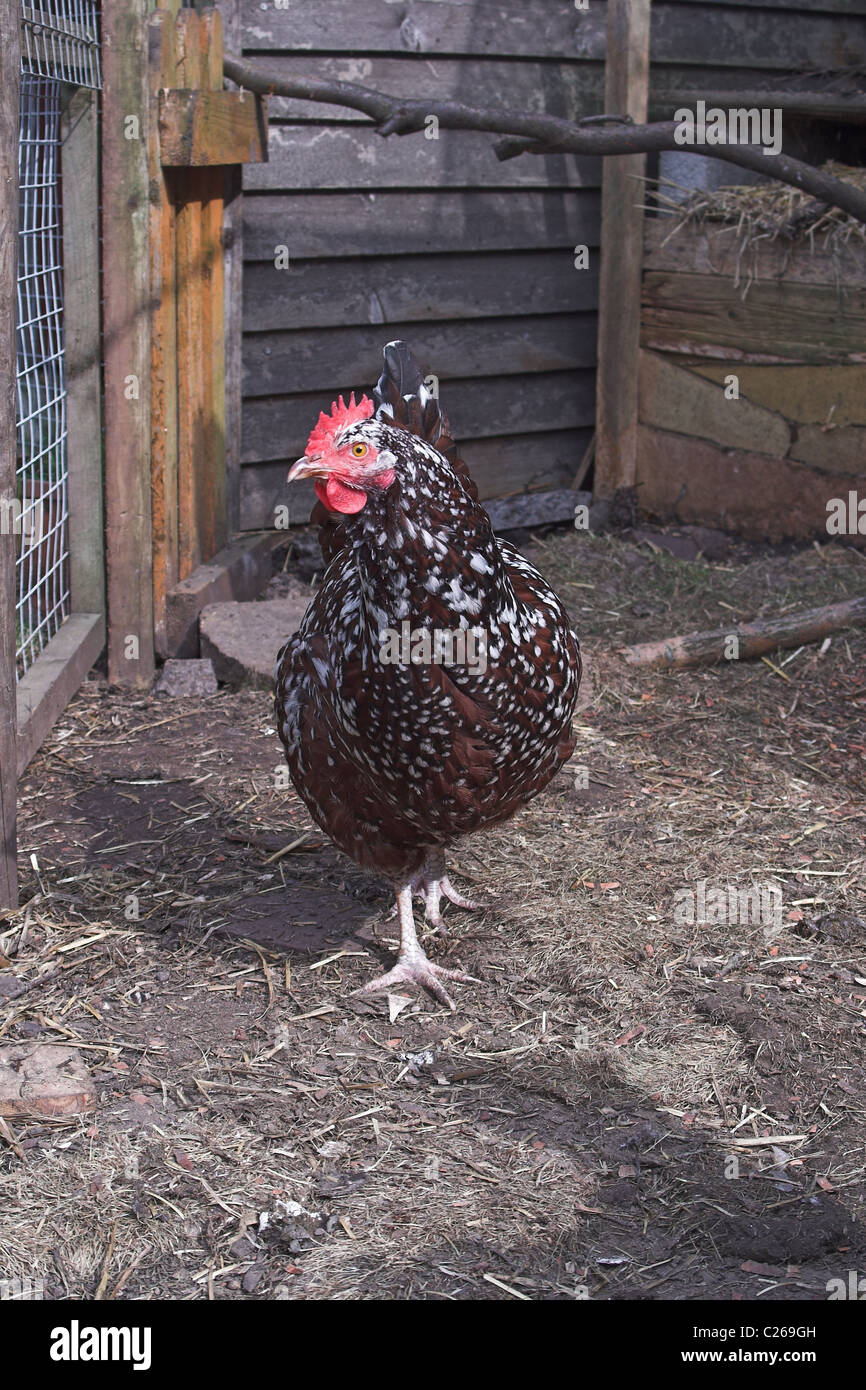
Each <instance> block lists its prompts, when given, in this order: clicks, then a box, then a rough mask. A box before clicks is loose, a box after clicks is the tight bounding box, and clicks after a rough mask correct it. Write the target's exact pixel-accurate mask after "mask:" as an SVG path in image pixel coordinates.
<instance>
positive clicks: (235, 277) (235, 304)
mask: <svg viewBox="0 0 866 1390" xmlns="http://www.w3.org/2000/svg"><path fill="white" fill-rule="evenodd" d="M217 8H218V9H219V12H220V14H221V15H222V31H223V48H224V49H226V48H228V49H229V51H230V52H232V53H239V52H240V51H241V49H242V43H241V5H240V0H217ZM243 173H244V171H243V169H242V168H241V166H240V165H237V164H235V165H227V166H225V167H224V169H223V229H222V245H223V296H224V297H223V329H224V333H225V454H226V533H227V535H228V536H230V537H231V536H234V535H235V533H236V532H237V531H239V530H240V524H241V519H240V491H241V470H240V465H241V419H242V394H243V393H242V389H241V382H242V376H243V364H242V359H241V344H242V331H243V330H242V321H243V295H244V227H243V211H244V199H243ZM272 255H273V253H272Z"/></svg>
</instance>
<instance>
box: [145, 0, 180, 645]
mask: <svg viewBox="0 0 866 1390" xmlns="http://www.w3.org/2000/svg"><path fill="white" fill-rule="evenodd" d="M178 8H179V0H171V4H170V5H167V6H166V7H165V8H162V9H160V10H158V11H157V12H156V13H155V14H152V15H151V17H150V21H149V24H148V57H149V79H148V82H149V88H150V94H151V112H150V118H151V125H150V142H149V150H148V157H149V163H150V189H151V203H150V285H151V316H150V391H151V397H150V413H151V460H150V462H151V487H152V528H153V529H152V543H153V630H154V644H155V647H156V651H157V653H158V655H159V656H161V657H165V656H168V654H169V651H168V645H167V639H166V594H167V593H168V592H169V590H170V589H172V588H173V587H174V585H175V584H176V583H177V581H178V578H179V569H178V455H177V447H178V439H177V394H178V379H177V286H176V279H175V276H176V265H175V258H176V228H175V202H174V200H175V185H174V181H173V176H172V174H171V173H166V171H165V170H163V168H162V166H161V164H160V161H159V135H158V130H157V128H156V121H157V111H158V105H157V101H156V97H157V94H158V92H159V90H160V89H161V88H162V87H171V86H174V85H175V83H176V82H177V37H176V32H175V16H176V13H177V10H178Z"/></svg>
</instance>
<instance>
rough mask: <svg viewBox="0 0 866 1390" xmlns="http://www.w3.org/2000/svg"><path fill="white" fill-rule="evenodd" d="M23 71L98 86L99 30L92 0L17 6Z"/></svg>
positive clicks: (57, 0)
mask: <svg viewBox="0 0 866 1390" xmlns="http://www.w3.org/2000/svg"><path fill="white" fill-rule="evenodd" d="M21 16H22V25H21V41H22V43H21V46H22V50H23V51H22V56H21V66H22V70H23V71H24V72H29V73H33V74H39V75H41V76H43V77H57V78H60V79H61V80H62V81H63V82H72V83H74V84H75V86H76V87H98V86H99V85H100V75H99V31H98V23H97V7H96V4H95V3H93V0H42V4H41V5H23V6H22V9H21Z"/></svg>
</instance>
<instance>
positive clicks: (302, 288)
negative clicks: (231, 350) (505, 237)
mask: <svg viewBox="0 0 866 1390" xmlns="http://www.w3.org/2000/svg"><path fill="white" fill-rule="evenodd" d="M597 302H598V273H597V271H596V270H595V269H594V268H590V269H588V270H576V269H575V266H574V253H573V251H572V248H571V247H568V248H567V249H564V250H562V251H523V252H493V253H491V252H487V253H484V254H482V255H477V254H476V255H448V256H437V255H430V256H401V257H399V258H398V259H391V258H388V259H386V258H384V257H383V258H381V259H379V260H375V261H372V262H366V263H364V264H363V266H361V267H359V265H358V262H357V261H356V260H354V259H353V260H346V261H297V262H295V263H294V264H291V265H290V266H289V268H288V269H286V270H282V269H277V268H276V267H275V266H274V264H273V263H271V264H268V263H267V262H257V263H253V264H252V265H248V266H247V269H246V274H245V276H244V329H245V330H246V331H247V332H263V331H280V330H288V329H296V328H326V327H338V326H341V325H345V326H348V325H351V324H363V323H389V322H393V321H395V320H401V321H402V322H404V323H413V322H416V321H421V322H423V321H431V320H435V319H452V318H492V317H494V316H496V315H502V314H507V315H509V316H511V317H514V316H516V315H518V314H555V313H576V312H578V311H580V310H585V309H594V308H595V307H596V304H597Z"/></svg>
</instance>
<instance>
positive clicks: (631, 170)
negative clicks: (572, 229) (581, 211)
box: [594, 0, 650, 497]
mask: <svg viewBox="0 0 866 1390" xmlns="http://www.w3.org/2000/svg"><path fill="white" fill-rule="evenodd" d="M607 14H608V28H607V54H608V58H607V67H606V82H605V110H606V111H616V112H623V113H625V114H627V115H629V116H631V117H632V118H633V119H634V120H635V121H636V122H639V123H640V122H643V121H645V120H646V112H647V98H648V93H649V44H650V4H649V0H608V5H607ZM645 169H646V156H645V155H628V156H626V157H623V158H618V159H613V158H610V159H606V160H605V161H604V181H603V184H602V191H601V229H602V230H601V278H600V282H599V310H598V377H597V398H596V439H595V475H594V477H595V484H594V491H595V493H596V494H597V496H599V497H613V495H614V493H615V492H616V491H617V489H619V488H623V487H631V486H632V485H633V483H634V475H635V459H636V454H637V418H638V385H637V375H638V372H637V368H638V352H639V350H640V296H641V269H642V261H643V208H642V206H641V204H642V203H643V183H642V182H641V180H642V179H643V176H644V172H645Z"/></svg>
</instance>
